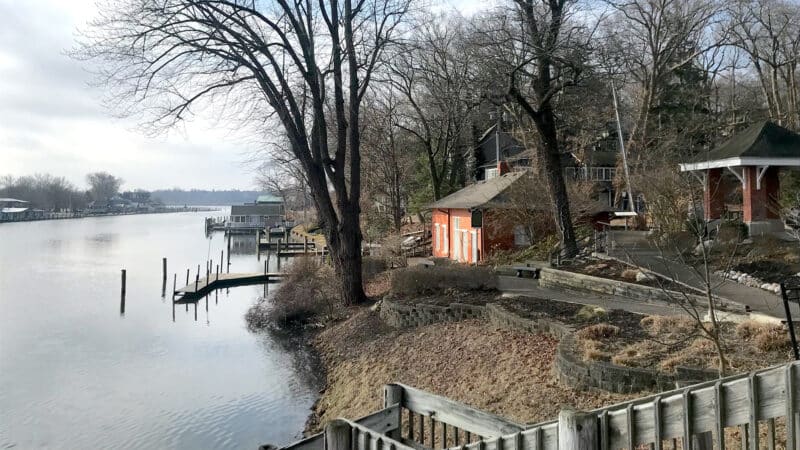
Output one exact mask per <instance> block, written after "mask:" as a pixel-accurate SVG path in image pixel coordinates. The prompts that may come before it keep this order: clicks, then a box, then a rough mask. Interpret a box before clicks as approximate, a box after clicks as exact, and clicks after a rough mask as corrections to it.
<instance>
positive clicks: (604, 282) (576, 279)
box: [539, 267, 744, 312]
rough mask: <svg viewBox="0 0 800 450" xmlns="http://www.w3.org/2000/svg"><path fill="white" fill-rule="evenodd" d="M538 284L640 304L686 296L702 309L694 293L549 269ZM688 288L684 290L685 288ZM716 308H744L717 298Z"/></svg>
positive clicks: (672, 300) (702, 299)
mask: <svg viewBox="0 0 800 450" xmlns="http://www.w3.org/2000/svg"><path fill="white" fill-rule="evenodd" d="M539 285H540V286H543V287H550V288H556V289H566V290H570V291H577V292H592V293H598V294H605V295H614V296H619V297H626V298H631V299H634V300H641V301H643V302H663V303H673V304H674V303H676V302H684V301H685V300H686V298H687V297H688V298H689V299H691V300H692V301H694V302H695V304H697V305H699V306H700V307H702V305H704V304H705V303H706V298H705V297H703V296H700V295H697V294H690V293H681V292H674V291H665V290H664V289H661V288H658V287H650V286H644V285H641V284H635V283H626V282H624V281H617V280H610V279H608V278H600V277H594V276H591V275H584V274H582V273H575V272H568V271H565V270H558V269H553V268H549V267H544V268H542V269H541V271H540V272H539ZM687 289H688V288H687ZM717 306H718V307H719V309H722V310H725V311H732V312H744V305H740V304H738V303H734V302H731V301H729V300H726V299H722V298H717Z"/></svg>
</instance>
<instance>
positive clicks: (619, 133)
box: [611, 80, 636, 213]
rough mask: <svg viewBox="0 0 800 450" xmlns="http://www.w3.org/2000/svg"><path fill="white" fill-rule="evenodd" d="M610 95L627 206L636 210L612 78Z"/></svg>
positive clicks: (632, 210)
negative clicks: (626, 190) (626, 194)
mask: <svg viewBox="0 0 800 450" xmlns="http://www.w3.org/2000/svg"><path fill="white" fill-rule="evenodd" d="M611 97H612V98H613V99H614V115H616V117H617V137H618V138H619V148H620V151H621V152H622V169H623V171H624V173H625V184H626V185H627V187H628V206H629V207H630V210H631V212H633V213H635V212H636V207H635V206H634V204H633V190H632V189H631V176H630V173H628V155H627V153H626V152H625V139H624V138H623V137H622V123H621V122H620V120H619V106H618V105H617V89H616V88H615V87H614V80H611Z"/></svg>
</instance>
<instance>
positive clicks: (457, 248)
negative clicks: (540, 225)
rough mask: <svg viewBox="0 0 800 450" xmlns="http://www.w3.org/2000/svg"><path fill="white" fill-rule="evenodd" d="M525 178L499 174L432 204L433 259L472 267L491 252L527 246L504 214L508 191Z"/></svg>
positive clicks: (430, 206) (524, 238)
mask: <svg viewBox="0 0 800 450" xmlns="http://www.w3.org/2000/svg"><path fill="white" fill-rule="evenodd" d="M506 168H507V166H501V167H500V168H499V170H501V171H502V170H506ZM524 175H525V172H511V173H501V174H500V175H499V176H497V177H494V178H490V179H488V180H484V181H479V182H477V183H474V184H471V185H469V186H467V187H465V188H464V189H461V190H459V191H457V192H454V193H452V194H450V195H448V196H447V197H444V198H442V199H440V200H437V201H435V202H433V203H431V204H430V205H429V208H430V209H431V210H432V213H431V235H432V242H431V246H432V249H433V256H434V257H437V258H449V259H452V260H454V261H459V262H463V263H472V264H474V263H478V262H480V261H483V260H484V259H485V258H486V256H487V255H488V254H490V253H491V252H493V251H496V250H507V249H512V248H514V247H517V246H526V245H530V241H529V239H528V237H527V234H526V233H525V232H524V229H523V228H522V227H520V226H514V224H512V223H510V222H509V221H508V218H507V217H505V216H504V214H503V210H504V209H507V208H508V207H509V203H508V201H509V199H508V198H507V195H506V194H507V192H508V190H509V188H510V187H511V186H512V185H513V184H514V183H516V182H517V181H518V180H519V179H520V178H521V177H523V176H524Z"/></svg>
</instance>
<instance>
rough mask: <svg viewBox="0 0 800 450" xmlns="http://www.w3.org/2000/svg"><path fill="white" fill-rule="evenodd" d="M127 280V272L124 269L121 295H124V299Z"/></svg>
mask: <svg viewBox="0 0 800 450" xmlns="http://www.w3.org/2000/svg"><path fill="white" fill-rule="evenodd" d="M126 278H127V272H126V271H125V269H122V288H121V290H120V294H122V298H125V282H126Z"/></svg>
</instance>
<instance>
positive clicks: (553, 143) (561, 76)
mask: <svg viewBox="0 0 800 450" xmlns="http://www.w3.org/2000/svg"><path fill="white" fill-rule="evenodd" d="M573 3H574V2H571V1H567V0H545V1H536V0H514V1H513V2H512V7H511V8H506V9H503V10H501V11H499V12H498V13H496V14H495V15H494V16H492V17H487V18H485V19H486V22H487V23H486V25H484V28H483V29H482V30H481V32H480V33H478V35H477V37H476V41H477V46H478V48H479V49H480V50H479V51H480V52H481V53H482V57H483V58H485V59H486V60H488V61H490V62H491V64H492V66H493V67H492V68H490V69H489V70H487V71H486V73H485V74H484V76H488V80H487V89H490V90H491V89H494V93H495V95H497V96H503V97H507V98H508V99H510V100H511V101H513V102H514V103H516V104H517V105H518V106H519V107H520V108H521V109H522V111H523V112H524V113H525V115H526V116H527V117H528V118H529V119H530V120H531V121H532V122H533V124H534V125H535V129H536V133H537V137H538V142H537V144H538V145H537V146H536V153H537V156H538V159H539V163H540V170H541V173H542V175H543V176H544V178H545V180H546V184H547V189H548V193H549V197H550V204H551V208H552V214H553V219H554V221H555V224H556V228H557V230H558V233H559V241H560V242H561V249H562V254H563V255H564V256H568V257H571V256H574V255H576V254H577V252H578V247H577V243H576V239H575V232H574V229H573V224H572V217H571V214H570V207H569V196H568V192H567V187H566V184H565V182H564V171H563V167H562V164H561V157H562V152H563V149H562V148H561V144H560V140H559V126H558V117H557V114H556V110H555V107H554V98H555V97H556V96H558V95H560V94H561V93H562V92H564V91H565V89H568V88H570V87H573V86H577V85H579V84H580V83H581V82H582V81H583V79H584V75H585V74H586V72H587V67H586V66H587V61H588V55H589V54H590V52H591V49H590V47H589V42H590V41H591V35H592V32H593V28H592V27H589V26H588V24H587V23H586V22H584V21H583V20H572V17H571V12H572V7H573ZM497 80H506V82H505V83H498V82H497Z"/></svg>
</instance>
